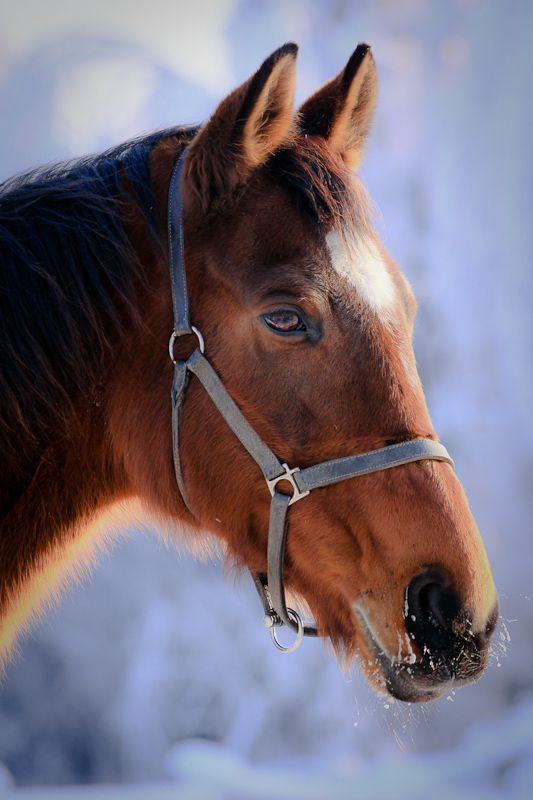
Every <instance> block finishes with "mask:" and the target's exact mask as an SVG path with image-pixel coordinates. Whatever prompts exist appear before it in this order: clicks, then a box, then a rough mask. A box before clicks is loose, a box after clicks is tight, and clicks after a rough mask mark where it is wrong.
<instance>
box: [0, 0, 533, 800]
mask: <svg viewBox="0 0 533 800" xmlns="http://www.w3.org/2000/svg"><path fill="white" fill-rule="evenodd" d="M532 35H533V4H531V3H529V2H528V1H527V0H513V3H508V2H504V0H447V1H446V2H442V3H435V2H430V0H306V1H305V2H304V0H195V2H192V3H191V2H187V3H186V2H183V0H173V2H170V1H167V0H151V2H150V3H148V2H141V0H105V1H104V0H92V2H91V3H87V2H80V0H70V1H69V2H66V0H47V2H46V3H42V2H40V0H17V2H16V3H15V2H9V0H2V2H0V118H1V120H2V122H1V129H0V179H4V178H7V177H8V176H10V175H11V174H13V173H14V172H17V171H19V170H22V169H25V168H28V167H32V166H36V165H38V164H40V163H43V162H45V161H50V160H56V159H62V158H70V157H73V156H77V155H81V154H84V153H87V152H91V151H96V150H100V149H103V148H105V147H107V146H110V145H112V144H115V143H118V142H120V141H122V140H124V139H126V138H128V137H131V136H134V135H137V134H139V133H143V132H146V131H150V130H152V129H157V128H163V127H165V126H168V125H175V124H180V123H194V122H200V121H202V120H204V119H206V118H207V117H208V116H209V114H210V112H211V111H212V110H213V109H214V107H215V106H216V103H217V102H218V100H220V99H221V98H222V96H223V95H224V94H225V93H227V92H228V91H230V90H231V89H232V88H233V87H234V86H236V85H238V84H239V83H240V82H242V81H243V80H245V79H246V78H247V77H248V76H249V74H251V73H252V72H253V71H254V70H255V69H256V68H257V67H258V66H259V65H260V63H261V62H262V60H263V58H264V57H266V56H267V55H268V54H269V53H270V52H271V51H272V50H273V49H275V48H276V47H278V46H279V45H281V44H283V43H284V42H286V41H289V40H293V41H296V42H297V43H298V44H299V45H300V48H301V49H300V55H299V73H298V86H297V102H300V101H302V100H303V99H305V98H306V97H307V96H308V95H309V94H310V93H311V92H313V91H314V90H315V89H316V88H317V87H318V86H319V85H320V84H321V83H323V82H324V81H326V80H327V79H329V78H331V77H333V75H335V74H336V73H337V72H339V71H340V70H341V69H342V68H343V66H344V64H345V63H346V61H347V59H348V58H349V56H350V55H351V53H352V51H353V50H354V48H355V46H356V45H357V43H358V42H360V41H367V42H368V43H369V44H371V45H372V48H373V52H374V55H375V58H376V61H377V64H378V68H379V72H380V80H381V83H380V103H379V107H378V111H377V114H376V117H375V122H374V126H373V134H372V138H371V141H370V144H369V147H368V152H367V158H366V161H365V163H364V165H363V168H362V172H361V174H362V176H363V178H364V180H365V181H366V183H367V185H368V187H369V190H370V193H371V195H372V197H373V198H374V200H375V202H376V205H377V207H378V208H379V210H380V212H381V216H382V218H383V221H382V222H380V226H381V232H382V236H383V238H384V240H385V242H386V244H387V246H388V248H389V250H390V251H391V253H392V254H393V255H394V256H395V257H396V259H397V261H398V263H399V265H400V266H401V267H402V269H403V271H404V273H405V275H406V276H407V278H408V279H409V281H410V282H411V284H412V285H413V287H414V290H415V294H416V295H417V298H418V301H419V309H420V310H419V315H418V321H417V325H416V329H415V352H416V355H417V360H418V364H419V371H420V374H421V377H422V382H423V384H424V387H425V390H426V394H427V399H428V405H429V408H430V411H431V414H432V418H433V422H434V425H435V428H436V430H437V432H438V434H439V436H440V437H441V439H442V440H443V442H444V443H445V444H446V446H447V447H448V449H449V450H450V452H451V453H452V455H453V457H454V459H455V461H456V468H457V473H458V476H459V478H460V479H461V480H462V482H463V484H464V486H465V489H466V492H467V495H468V497H469V500H470V503H471V506H472V509H473V511H474V515H475V517H476V519H477V522H478V525H479V527H480V530H481V532H482V535H483V537H484V541H485V545H486V548H487V551H488V554H489V558H490V560H491V563H492V566H493V571H494V576H495V581H496V585H497V587H498V589H499V592H500V599H501V613H502V622H501V624H500V628H499V629H498V632H497V634H496V644H495V646H494V654H493V658H492V664H491V667H490V669H489V671H488V672H487V674H486V675H485V676H484V677H483V678H482V680H481V681H480V682H479V683H478V684H476V685H474V686H472V687H467V688H464V689H461V690H460V691H457V692H456V693H455V695H453V696H451V695H450V696H448V697H444V698H443V699H442V700H441V701H439V702H437V703H434V704H432V705H431V706H426V707H423V708H418V707H417V708H413V707H403V706H399V705H397V704H394V703H390V702H386V701H383V700H379V699H378V698H376V697H375V696H374V695H373V693H372V692H371V690H370V689H368V688H367V687H366V685H365V684H364V682H363V681H362V679H361V678H360V677H359V675H358V673H357V672H356V671H354V674H351V675H344V674H342V673H341V671H340V670H339V668H338V666H337V665H336V663H335V660H334V657H333V655H332V654H331V653H329V652H327V650H326V649H325V648H324V646H323V645H322V643H321V642H317V641H314V640H306V641H304V643H303V644H302V646H301V648H300V649H299V650H298V651H297V652H296V653H294V654H291V655H283V654H280V653H278V652H277V651H276V650H275V649H274V648H273V646H272V644H271V642H270V639H269V636H268V633H267V631H266V630H265V629H264V628H263V626H262V624H261V617H262V610H261V608H260V604H259V600H258V598H257V595H256V593H255V589H254V588H253V586H252V583H251V580H250V579H249V577H243V579H242V580H240V581H238V582H237V584H236V585H234V584H233V581H229V582H228V581H225V580H224V577H223V574H222V567H221V564H220V563H218V562H207V563H201V562H195V561H194V560H193V559H192V558H191V557H190V556H189V555H187V553H185V552H182V553H178V552H176V551H174V550H167V549H166V548H165V547H164V546H163V545H162V544H161V543H160V541H159V540H158V539H157V537H156V535H154V533H153V532H152V531H151V530H150V529H149V526H148V525H146V526H144V527H143V526H138V527H137V528H135V529H132V528H130V529H129V530H128V531H127V533H128V535H127V537H125V538H124V540H123V542H122V543H120V544H119V545H118V546H117V547H116V548H115V550H114V551H113V553H112V555H110V556H104V557H102V563H101V566H100V568H99V569H98V570H97V571H96V572H95V573H94V574H93V576H92V578H91V579H90V581H87V582H86V583H85V585H84V586H83V587H82V588H81V589H78V590H75V591H73V592H71V593H70V594H69V595H68V596H66V597H64V598H63V601H62V604H61V608H60V609H59V611H58V613H56V614H51V615H49V617H48V618H47V619H46V620H44V621H43V623H42V625H41V626H40V627H39V628H37V629H36V630H35V631H34V632H33V633H32V635H31V636H30V637H29V638H28V639H27V640H26V641H25V642H24V643H23V645H22V646H21V652H20V658H19V659H18V660H17V663H16V664H14V665H11V666H9V668H8V672H7V678H6V679H5V680H4V682H3V685H2V687H1V688H0V762H2V763H3V764H4V765H5V767H6V768H7V770H8V771H9V774H10V775H11V776H12V778H13V779H14V781H15V783H16V785H17V786H30V785H31V786H45V785H62V784H90V783H120V784H136V783H139V782H142V783H146V782H149V781H162V780H166V779H168V778H171V777H172V776H173V777H174V778H175V779H176V780H180V779H184V778H183V776H184V775H185V773H186V772H187V770H186V769H185V768H184V766H183V765H184V764H185V763H189V762H188V761H187V758H186V755H184V754H186V753H188V752H192V751H190V750H186V749H184V748H185V747H189V748H190V747H191V740H193V741H194V742H196V743H197V745H198V747H199V748H200V749H199V750H198V752H204V751H205V753H207V754H208V755H206V760H204V761H202V759H201V758H200V760H199V763H201V764H210V763H211V762H210V761H209V758H210V757H211V756H209V753H211V754H212V752H214V750H213V748H215V749H216V748H218V750H216V752H217V753H222V754H225V755H224V758H226V763H230V762H231V763H234V764H237V763H238V764H241V766H242V765H246V768H247V769H249V770H252V771H253V769H256V770H261V769H263V768H266V767H265V765H267V766H268V768H269V769H271V770H274V771H275V770H276V769H285V768H287V767H290V769H292V770H294V771H295V772H294V774H296V772H297V771H298V770H303V771H304V773H305V771H306V770H307V771H308V770H309V769H310V768H311V767H310V765H312V768H313V769H314V770H318V769H320V765H323V766H324V769H328V770H330V772H329V773H328V774H330V775H331V776H336V777H335V780H337V779H338V780H344V779H345V778H346V776H348V778H346V780H353V781H355V783H354V786H355V785H358V786H361V785H362V784H361V781H363V776H367V778H365V780H368V781H370V783H369V784H368V785H369V786H370V785H371V781H372V780H376V778H372V777H370V776H371V775H375V774H376V772H375V770H373V771H372V769H371V767H372V765H374V766H375V765H376V764H380V765H381V767H380V770H381V777H382V778H383V780H384V776H389V778H388V779H390V780H389V783H387V784H386V785H385V784H383V787H384V788H383V790H382V792H383V793H382V794H380V795H379V796H380V797H388V796H389V794H388V792H390V796H391V797H392V796H396V797H399V796H403V795H402V794H401V789H402V786H404V784H402V780H403V781H405V782H406V783H405V786H406V787H407V782H408V781H412V776H413V775H414V774H415V771H416V766H417V765H418V766H420V768H421V769H425V770H426V771H425V772H420V773H416V774H420V775H422V774H424V775H425V776H426V777H425V778H424V780H426V781H427V782H428V783H427V786H429V785H430V783H429V782H430V780H431V776H432V775H433V776H436V775H438V776H440V777H439V778H438V779H439V781H440V784H439V785H444V784H445V783H446V782H449V781H452V782H455V783H454V784H453V785H454V786H456V787H463V788H464V787H468V786H471V787H474V788H475V787H480V786H481V787H485V789H484V791H485V793H484V794H483V795H482V796H483V797H488V796H492V795H491V794H490V792H494V793H496V794H495V796H504V795H505V797H511V796H512V797H514V796H516V797H518V796H520V797H521V796H524V797H526V796H528V795H527V789H526V788H525V787H526V786H529V787H530V786H531V785H532V782H533V668H532V662H533V658H532V656H533V601H532V599H531V598H532V597H533V586H532V579H531V571H532V563H533V560H532V554H533V536H532V535H531V528H532V524H531V519H532V516H533V514H532V511H533V492H532V479H533V458H532V455H533V447H532V446H533V422H532V414H531V411H532V409H531V398H532V397H533V365H532V352H533V350H532V344H533V314H532V311H531V309H532V307H533V291H532V288H533V281H532V277H531V264H532V256H533V243H532V235H531V230H532V224H531V219H532V215H533V196H532V187H533V180H532V179H533V170H532V147H531V142H533V112H532V108H533V104H532V96H531V87H532V86H533V50H532V48H531V38H532ZM443 546H445V543H443ZM202 742H203V744H201V743H202ZM202 747H203V748H204V750H202ZM180 748H181V749H180ZM209 748H211V749H209ZM193 751H194V747H193ZM194 752H196V751H194ZM232 759H233V761H231V760H232ZM235 759H238V762H237V761H235ZM191 763H192V762H191ZM195 763H196V762H195ZM213 763H214V762H213ZM384 764H387V765H389V766H388V768H387V769H386V770H385V769H384V766H383V765H384ZM176 765H177V766H176ZM180 765H181V766H180ZM391 765H392V766H391ZM406 766H408V767H409V770H410V771H409V773H408V774H409V775H410V776H411V777H409V778H407V777H405V775H406V774H407V773H405V772H404V771H402V770H405V768H406ZM242 768H243V769H244V767H242ZM191 769H192V768H191ZM213 769H214V770H215V767H214V766H213ZM180 770H181V772H180ZM235 770H236V771H237V770H238V768H237V767H235ZM200 771H201V770H200ZM215 771H216V770H215ZM204 772H205V769H204ZM7 774H8V773H7V772H6V775H7ZM187 774H189V773H187ZM180 775H181V778H180ZM339 776H341V777H339ZM342 776H344V777H342ZM402 776H403V777H402ZM427 776H429V777H427ZM204 778H205V775H204ZM331 780H332V781H333V780H334V778H333V777H331ZM420 780H422V778H421V779H420ZM0 784H1V781H0ZM6 785H7V778H6ZM286 785H289V784H286ZM332 785H333V784H332ZM339 785H340V784H339ZM343 785H344V784H343ZM372 785H373V784H372ZM446 785H447V783H446ZM420 786H422V790H423V791H424V792H426V796H427V791H426V789H424V786H426V784H424V783H423V780H422V783H420ZM427 786H426V788H427ZM422 790H421V791H422ZM406 791H407V789H406ZM465 791H466V789H465ZM522 791H523V792H524V794H523V795H522V794H521V792H522ZM413 792H414V790H412V791H411V793H410V795H406V796H411V797H414V796H415V794H413ZM232 796H233V795H232ZM247 796H250V797H251V796H252V795H251V794H248V795H247ZM254 796H255V795H254ZM261 796H262V795H261ZM272 796H278V797H281V795H280V794H278V795H275V794H273V795H272ZM283 796H285V795H283ZM287 796H289V795H287ZM290 796H292V795H290ZM298 796H300V795H298ZM307 796H308V797H311V793H310V792H308V795H307ZM313 796H314V795H313ZM317 796H318V795H317ZM331 796H333V795H331ZM339 796H340V794H339ZM376 796H378V795H376ZM416 796H417V797H418V795H416ZM446 796H447V797H450V796H452V795H451V794H448V795H446ZM453 796H454V797H455V796H456V795H455V794H454V795H453ZM457 796H458V795H457ZM461 796H463V795H461ZM464 796H466V795H464ZM469 796H470V795H469ZM476 796H477V795H476Z"/></svg>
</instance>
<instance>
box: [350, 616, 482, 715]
mask: <svg viewBox="0 0 533 800" xmlns="http://www.w3.org/2000/svg"><path fill="white" fill-rule="evenodd" d="M354 610H355V613H356V616H357V619H358V622H359V625H360V628H361V631H362V633H363V636H364V642H365V644H366V645H367V647H368V649H369V650H370V652H371V654H372V656H373V660H372V659H366V658H362V659H361V666H362V668H363V670H364V672H365V674H366V677H367V680H368V681H369V682H370V684H371V685H372V686H373V687H374V689H375V690H376V692H377V693H378V694H380V695H385V696H387V697H391V698H394V699H395V700H401V701H403V702H406V703H427V702H429V701H431V700H436V699H437V698H439V697H441V696H442V695H443V694H444V693H445V692H447V691H452V690H454V689H455V688H458V687H459V686H463V685H465V684H469V683H474V682H475V681H476V680H477V679H478V678H479V677H480V676H481V674H482V673H483V672H484V670H485V668H486V666H487V663H488V649H487V650H486V651H484V652H482V653H480V652H478V651H476V653H475V656H474V655H471V656H470V657H469V658H465V659H464V660H461V659H453V658H450V657H447V656H444V655H441V654H431V653H425V654H424V656H423V657H422V658H419V657H417V656H416V655H415V654H414V652H413V653H412V654H411V655H410V657H409V658H408V659H405V658H403V659H399V658H398V657H396V656H390V655H389V654H388V653H387V652H386V651H385V648H383V647H382V645H381V644H380V643H379V640H378V638H377V636H376V634H375V633H374V631H373V630H372V628H371V626H370V624H369V623H368V620H367V619H366V616H365V614H364V612H363V611H362V610H361V609H360V608H357V607H356V608H355V609H354ZM365 649H366V648H365Z"/></svg>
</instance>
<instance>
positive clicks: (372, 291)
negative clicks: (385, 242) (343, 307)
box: [326, 231, 420, 388]
mask: <svg viewBox="0 0 533 800" xmlns="http://www.w3.org/2000/svg"><path fill="white" fill-rule="evenodd" d="M326 244H327V246H328V250H329V255H330V259H331V265H332V267H333V269H334V270H335V272H336V273H337V274H338V275H340V276H341V277H342V278H344V279H345V280H346V281H348V283H349V284H350V285H351V286H353V287H354V289H355V290H356V291H357V294H358V296H359V297H360V299H361V300H362V301H363V303H365V304H366V305H367V306H368V307H369V308H371V309H372V310H373V311H375V312H376V314H377V315H378V317H379V319H380V320H381V322H382V323H383V324H384V325H385V326H386V327H387V328H388V329H389V330H390V331H391V332H392V333H393V334H394V339H395V341H396V345H397V347H398V352H399V355H400V358H401V361H402V364H403V368H404V371H405V376H406V377H407V379H408V381H409V382H410V383H411V385H412V386H414V387H416V388H420V378H419V377H418V373H417V370H416V362H415V359H414V354H413V349H412V346H411V342H410V340H409V338H408V337H407V335H406V334H405V333H404V332H402V328H403V327H404V326H403V325H402V322H401V321H400V315H399V311H398V309H399V304H400V302H401V301H400V300H399V298H398V296H397V289H396V286H395V284H394V280H393V278H392V276H391V275H390V273H389V271H388V269H387V265H386V263H385V259H384V258H383V256H382V254H381V252H380V250H379V248H378V246H377V244H376V243H375V241H374V240H373V239H372V238H371V237H370V236H368V235H367V236H364V235H361V236H360V237H358V238H356V237H355V235H353V234H351V233H348V234H347V235H343V234H342V233H339V232H337V231H330V232H329V233H328V234H326Z"/></svg>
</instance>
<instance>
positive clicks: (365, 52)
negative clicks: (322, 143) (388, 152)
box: [299, 44, 378, 169]
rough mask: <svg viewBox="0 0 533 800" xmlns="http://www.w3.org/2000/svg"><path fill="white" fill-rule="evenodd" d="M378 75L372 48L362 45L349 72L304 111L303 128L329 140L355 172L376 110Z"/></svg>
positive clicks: (342, 75)
mask: <svg viewBox="0 0 533 800" xmlns="http://www.w3.org/2000/svg"><path fill="white" fill-rule="evenodd" d="M377 96H378V73H377V69H376V64H375V62H374V58H373V56H372V52H371V50H370V47H369V46H368V45H367V44H360V45H358V46H357V49H356V50H355V52H354V53H353V55H352V57H351V58H350V60H349V61H348V63H347V65H346V67H345V69H344V70H343V71H342V72H340V73H339V74H338V75H337V77H336V78H334V79H333V80H332V81H330V82H329V83H326V84H325V85H324V86H323V87H322V88H321V89H319V90H318V91H317V92H315V94H313V95H312V96H311V97H310V98H309V100H307V101H306V102H305V103H304V104H303V106H302V107H301V108H300V112H299V115H300V126H301V127H302V128H303V129H304V130H305V131H307V132H308V133H311V134H317V135H318V136H322V137H323V138H324V139H326V140H327V141H328V142H329V144H330V146H331V147H332V148H333V149H334V150H337V152H339V153H341V155H342V157H343V158H344V160H345V161H346V163H347V164H348V166H350V167H351V168H352V169H356V168H357V167H358V166H359V164H360V163H361V160H362V156H363V151H364V148H365V144H366V139H367V136H368V131H369V128H370V123H371V121H372V115H373V114H374V110H375V108H376V102H377Z"/></svg>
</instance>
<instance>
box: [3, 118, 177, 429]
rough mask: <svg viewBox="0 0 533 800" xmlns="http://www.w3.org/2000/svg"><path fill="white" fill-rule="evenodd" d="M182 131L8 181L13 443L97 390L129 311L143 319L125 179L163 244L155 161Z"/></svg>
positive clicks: (7, 329)
mask: <svg viewBox="0 0 533 800" xmlns="http://www.w3.org/2000/svg"><path fill="white" fill-rule="evenodd" d="M179 132H180V129H173V130H166V131H162V132H158V133H156V134H151V135H149V136H145V137H142V138H139V139H136V140H133V141H130V142H126V143H125V144H122V145H120V146H119V147H115V148H113V149H111V150H108V151H106V152H104V153H101V154H98V155H95V156H89V157H85V158H82V159H77V160H75V161H71V162H67V163H62V164H58V165H52V166H46V167H43V168H40V169H37V170H33V171H30V172H26V173H22V174H21V175H17V176H15V177H14V178H11V179H9V180H8V181H6V182H5V183H4V184H2V185H0V286H1V291H0V431H2V428H3V433H6V428H7V430H8V431H11V437H7V438H11V439H12V438H13V434H14V433H15V436H16V431H17V430H18V429H20V428H21V427H22V428H24V429H25V430H26V431H28V432H31V433H33V434H35V432H36V429H39V428H42V427H43V423H44V424H46V418H47V417H48V415H50V414H51V413H54V414H55V415H57V414H58V413H59V414H60V416H63V415H64V411H65V404H69V402H70V400H69V398H71V397H72V396H74V394H75V393H76V392H79V391H81V392H87V391H88V390H89V387H88V383H89V382H90V381H91V380H92V379H94V375H95V371H96V370H97V369H98V367H99V365H101V364H102V363H103V359H104V357H105V354H106V352H107V351H108V349H109V346H110V337H112V336H114V335H115V334H118V335H121V334H122V333H123V331H122V327H123V322H124V309H126V315H128V314H129V315H130V316H135V313H136V309H137V298H136V290H135V285H139V281H140V282H141V284H142V280H143V274H142V272H143V268H142V265H141V264H140V263H139V260H138V259H137V257H136V254H135V252H134V250H133V247H132V245H131V243H130V241H129V240H128V238H127V235H126V232H125V230H124V227H123V224H122V220H121V216H120V212H121V210H122V211H123V209H124V206H123V203H122V205H121V201H122V200H123V199H124V197H125V190H124V182H126V183H127V184H128V190H129V191H131V192H132V194H133V201H134V202H135V203H136V205H137V206H138V207H139V208H140V209H141V211H142V214H143V217H144V220H145V224H146V228H147V235H148V236H149V237H150V240H151V241H152V243H154V244H155V243H156V242H157V239H158V234H157V230H156V220H155V216H154V213H153V207H154V203H153V197H152V193H151V188H150V177H149V163H148V157H149V154H150V151H151V149H152V147H153V146H154V144H156V143H157V142H158V141H160V140H161V139H163V138H165V137H167V136H170V135H173V134H176V133H179ZM128 198H129V199H130V200H131V199H132V197H131V195H130V194H128ZM117 298H119V300H120V306H121V309H122V320H121V319H119V314H118V312H117ZM36 426H37V428H36ZM4 438H6V437H4V436H2V440H3V439H4Z"/></svg>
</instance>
